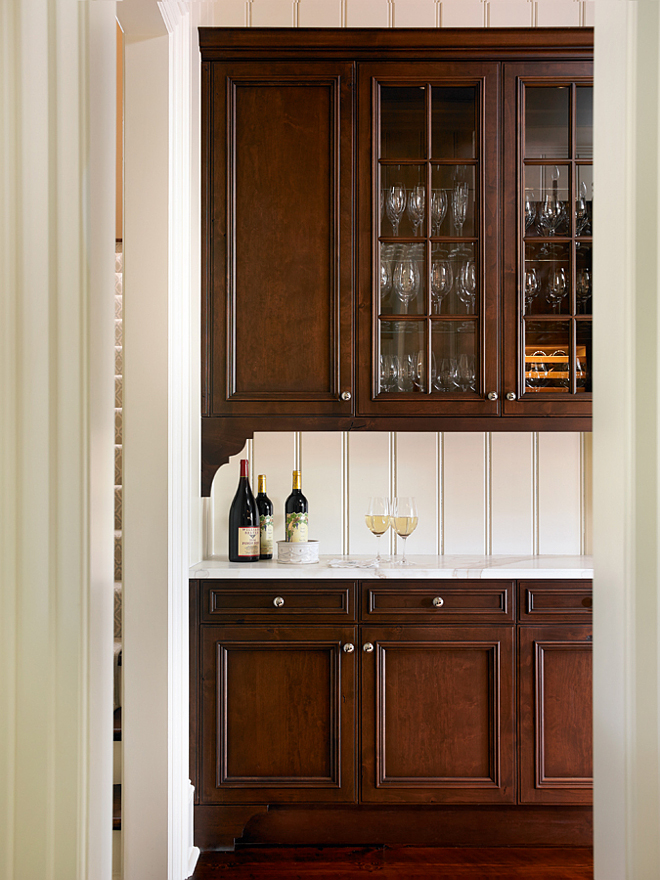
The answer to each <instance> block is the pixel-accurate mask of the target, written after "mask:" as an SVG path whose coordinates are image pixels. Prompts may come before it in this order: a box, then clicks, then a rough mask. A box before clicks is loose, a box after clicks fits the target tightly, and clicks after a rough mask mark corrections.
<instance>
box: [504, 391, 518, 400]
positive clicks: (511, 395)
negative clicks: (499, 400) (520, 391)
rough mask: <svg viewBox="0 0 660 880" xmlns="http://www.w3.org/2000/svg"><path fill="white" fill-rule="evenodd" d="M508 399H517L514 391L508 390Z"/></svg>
mask: <svg viewBox="0 0 660 880" xmlns="http://www.w3.org/2000/svg"><path fill="white" fill-rule="evenodd" d="M506 399H507V400H515V399H516V395H515V394H514V392H513V391H507V394H506Z"/></svg>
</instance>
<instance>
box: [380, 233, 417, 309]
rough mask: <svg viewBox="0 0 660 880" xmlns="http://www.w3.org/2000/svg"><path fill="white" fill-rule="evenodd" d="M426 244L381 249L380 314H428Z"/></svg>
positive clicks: (397, 245) (384, 245) (382, 246)
mask: <svg viewBox="0 0 660 880" xmlns="http://www.w3.org/2000/svg"><path fill="white" fill-rule="evenodd" d="M426 281H427V272H426V261H425V257H424V244H423V243H422V242H420V243H419V244H386V243H383V244H381V246H380V311H381V314H385V315H425V314H427V311H428V310H427V296H426V290H427V285H426Z"/></svg>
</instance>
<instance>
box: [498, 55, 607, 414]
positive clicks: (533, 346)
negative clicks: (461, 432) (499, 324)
mask: <svg viewBox="0 0 660 880" xmlns="http://www.w3.org/2000/svg"><path fill="white" fill-rule="evenodd" d="M592 76H593V63H592V61H591V60H579V59H577V58H576V59H575V60H571V61H548V60H544V61H540V60H539V61H527V62H506V63H505V64H504V79H503V83H504V91H503V94H504V99H503V105H504V168H503V173H504V186H503V191H502V197H503V211H502V219H503V230H504V237H503V260H504V272H503V276H502V277H503V285H504V286H503V291H502V299H503V303H504V361H503V363H504V382H503V384H504V388H503V391H504V416H505V417H506V416H518V417H519V416H590V415H591V392H592V366H593V365H592V332H591V325H592V306H593V303H592V294H593V289H592V279H593V269H592V248H593V237H592V231H593V230H592V209H593V124H592V117H593V80H592ZM596 296H598V294H597V293H596Z"/></svg>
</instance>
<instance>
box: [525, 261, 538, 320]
mask: <svg viewBox="0 0 660 880" xmlns="http://www.w3.org/2000/svg"><path fill="white" fill-rule="evenodd" d="M538 292H539V279H538V276H537V274H536V269H534V268H531V269H527V271H526V272H525V285H524V295H525V313H526V314H528V313H529V312H530V311H531V309H532V302H533V301H534V299H535V298H536V297H537V296H538Z"/></svg>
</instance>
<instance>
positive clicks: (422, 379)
mask: <svg viewBox="0 0 660 880" xmlns="http://www.w3.org/2000/svg"><path fill="white" fill-rule="evenodd" d="M426 328H427V323H426V321H381V322H380V383H379V385H380V390H381V392H394V393H401V392H414V391H418V392H421V391H426V383H427V379H426V377H427V368H426Z"/></svg>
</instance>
